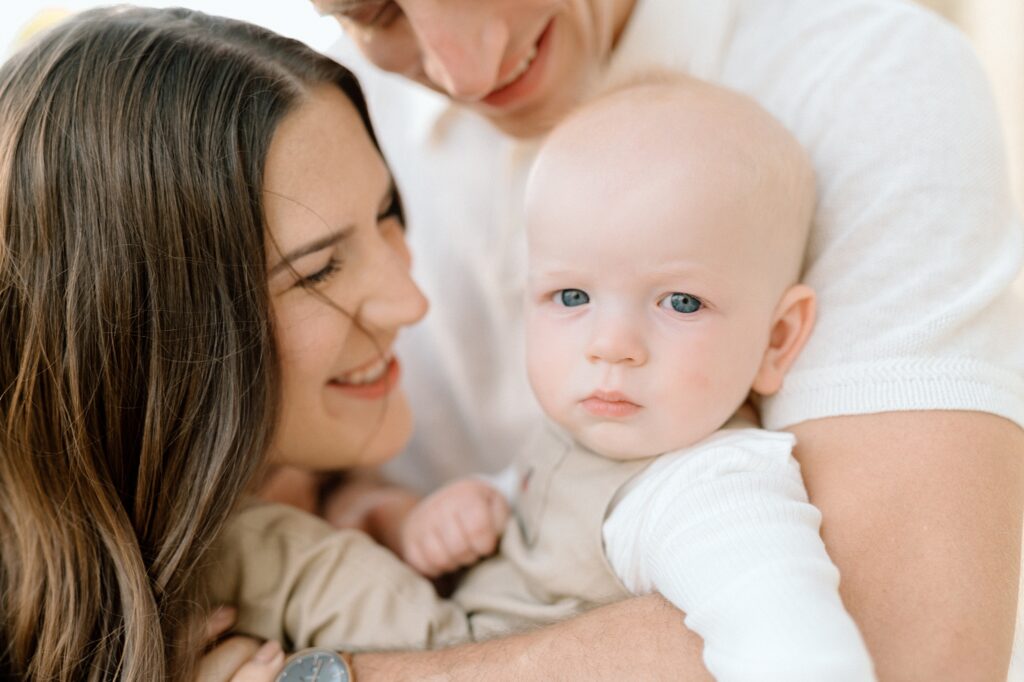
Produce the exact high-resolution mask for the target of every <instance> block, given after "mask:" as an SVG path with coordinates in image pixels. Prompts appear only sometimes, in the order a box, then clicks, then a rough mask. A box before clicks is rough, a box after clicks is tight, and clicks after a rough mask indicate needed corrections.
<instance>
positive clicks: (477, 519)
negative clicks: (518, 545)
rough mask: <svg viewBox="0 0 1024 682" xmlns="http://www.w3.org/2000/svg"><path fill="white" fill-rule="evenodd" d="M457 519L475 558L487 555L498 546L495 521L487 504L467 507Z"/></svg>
mask: <svg viewBox="0 0 1024 682" xmlns="http://www.w3.org/2000/svg"><path fill="white" fill-rule="evenodd" d="M456 520H457V522H458V524H459V528H460V530H461V531H462V534H463V535H464V536H465V538H466V541H467V542H468V543H469V546H470V547H471V548H472V550H473V553H474V556H473V558H479V557H484V556H487V555H488V554H490V553H491V552H493V551H494V549H495V547H497V544H498V533H497V532H496V531H495V529H494V522H493V520H492V519H491V513H490V510H489V509H488V507H487V505H486V504H477V505H472V506H471V507H468V508H466V509H465V510H464V511H463V512H462V513H461V514H459V515H458V517H456Z"/></svg>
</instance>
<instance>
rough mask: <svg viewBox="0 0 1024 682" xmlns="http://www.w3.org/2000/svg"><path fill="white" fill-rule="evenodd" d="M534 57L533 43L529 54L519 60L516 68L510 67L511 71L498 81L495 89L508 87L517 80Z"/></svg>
mask: <svg viewBox="0 0 1024 682" xmlns="http://www.w3.org/2000/svg"><path fill="white" fill-rule="evenodd" d="M536 57H537V46H536V45H534V46H533V47H531V48H530V52H529V54H527V55H526V56H525V57H523V61H521V62H519V65H518V66H517V67H516V68H514V69H512V71H511V73H509V74H508V75H507V76H506V77H505V80H503V81H501V82H500V83H498V85H497V86H496V87H495V88H494V89H495V90H501V89H502V88H504V87H508V86H509V85H511V84H512V83H514V82H515V81H516V80H518V79H519V77H520V76H522V75H523V74H524V73H526V70H527V69H529V68H530V64H532V63H533V60H534V59H535V58H536Z"/></svg>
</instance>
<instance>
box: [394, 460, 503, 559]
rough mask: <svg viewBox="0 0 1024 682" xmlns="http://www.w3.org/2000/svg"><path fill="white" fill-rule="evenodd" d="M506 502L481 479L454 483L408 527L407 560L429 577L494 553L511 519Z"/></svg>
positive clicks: (415, 512) (405, 530)
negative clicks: (506, 523) (509, 518)
mask: <svg viewBox="0 0 1024 682" xmlns="http://www.w3.org/2000/svg"><path fill="white" fill-rule="evenodd" d="M508 514H509V510H508V504H507V503H506V502H505V498H504V497H503V496H502V495H501V493H499V492H498V491H497V490H495V489H494V488H493V487H492V486H491V485H490V484H488V483H486V482H485V481H482V480H480V479H478V478H463V479H459V480H457V481H455V482H454V483H449V484H448V485H446V486H445V487H443V488H441V489H440V490H438V491H437V492H435V493H434V494H432V495H430V496H429V497H427V498H426V499H424V500H423V501H422V502H420V503H419V504H418V505H416V507H415V508H413V510H412V511H411V512H409V515H408V516H407V517H406V519H405V523H404V524H403V527H402V558H403V559H405V561H406V563H408V564H409V565H410V566H412V567H413V568H415V569H416V570H417V571H419V572H420V573H422V574H423V575H425V576H427V577H428V578H436V577H437V576H439V575H443V574H445V573H448V572H450V571H453V570H455V569H456V568H459V567H461V566H467V565H469V564H472V563H475V562H476V561H477V560H478V559H481V558H482V557H485V556H487V555H488V554H491V553H492V552H494V550H495V548H496V547H497V546H498V538H500V537H501V532H502V529H504V527H505V522H506V521H507V520H508Z"/></svg>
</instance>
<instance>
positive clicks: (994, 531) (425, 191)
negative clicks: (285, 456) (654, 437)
mask: <svg viewBox="0 0 1024 682" xmlns="http://www.w3.org/2000/svg"><path fill="white" fill-rule="evenodd" d="M314 4H315V5H316V7H317V9H318V10H319V11H320V12H321V13H324V14H331V15H333V16H335V17H337V18H338V19H339V21H340V23H341V25H342V26H343V28H344V29H345V31H346V34H347V36H348V42H346V43H343V44H342V45H341V46H339V48H338V54H337V55H336V56H337V57H338V58H339V59H341V60H342V61H344V62H345V63H346V64H349V65H351V66H353V67H355V68H356V70H357V71H358V72H359V73H360V75H361V77H362V81H363V84H364V87H365V88H366V90H367V94H368V98H369V101H370V109H371V112H372V113H373V115H374V119H375V123H376V125H377V132H378V135H379V136H380V138H381V142H382V145H383V148H384V151H385V154H386V155H387V157H388V159H389V161H390V162H391V164H392V165H393V167H394V171H395V175H396V178H397V181H398V183H399V185H400V186H401V187H402V188H403V191H404V192H405V197H406V201H407V208H408V215H409V216H410V240H411V248H412V252H413V254H414V260H415V263H416V265H415V267H414V275H415V276H416V278H417V279H418V281H419V282H420V283H421V285H422V286H423V288H424V290H425V291H426V293H427V295H428V297H429V298H431V299H432V301H433V303H434V309H433V312H432V314H431V316H430V317H429V318H428V320H427V322H426V323H425V324H424V325H423V326H421V327H420V328H419V329H417V330H414V333H412V334H409V335H407V337H406V339H405V343H404V344H401V345H402V347H401V348H400V353H401V354H402V356H403V358H404V360H405V363H406V368H407V374H406V386H407V389H408V390H409V392H410V399H411V400H412V404H413V405H414V406H415V409H416V410H417V414H418V427H419V432H418V434H417V436H416V437H415V439H414V442H413V445H412V447H411V449H410V452H409V455H408V457H406V458H405V460H404V462H403V464H402V467H401V468H400V469H397V470H391V471H390V472H389V473H391V474H392V475H394V476H395V477H396V478H397V479H398V480H401V481H404V482H409V483H414V484H417V483H418V484H419V485H420V486H421V487H424V488H426V487H432V486H433V485H436V484H437V483H439V482H440V481H442V480H445V479H447V478H451V477H454V476H457V475H459V474H462V473H465V472H466V471H467V470H470V469H478V468H479V467H480V466H481V464H484V465H491V466H493V467H494V468H497V467H498V466H501V465H503V464H504V463H505V462H507V461H508V460H509V459H510V458H511V456H512V453H513V452H514V451H515V450H516V448H517V447H518V446H519V445H520V440H519V436H520V434H522V433H524V432H525V431H526V429H525V428H524V425H525V424H528V423H530V421H531V420H533V419H535V418H536V414H537V412H536V408H535V407H534V406H533V405H532V403H531V402H530V398H529V392H528V389H527V387H526V384H525V378H524V377H525V372H523V371H522V367H521V357H522V352H521V351H522V348H521V340H520V339H521V334H520V329H519V328H520V325H521V318H520V313H519V312H518V311H519V303H520V293H521V286H522V284H521V277H522V257H523V251H522V234H521V215H520V211H521V194H520V193H521V189H522V185H523V182H524V179H525V175H526V172H527V170H528V168H529V162H530V159H531V157H532V153H533V149H534V147H535V143H534V142H531V140H530V138H532V137H535V136H537V135H542V134H543V133H544V132H545V131H546V130H548V129H549V128H550V127H551V126H552V125H553V123H554V122H555V121H557V120H558V119H559V118H560V117H561V116H562V115H564V114H565V113H566V112H567V111H568V110H569V109H571V108H572V107H573V106H574V105H575V104H576V103H578V102H579V101H580V100H581V99H582V98H584V97H585V96H586V94H587V93H588V92H589V91H591V90H592V89H593V88H595V87H599V86H600V84H601V83H602V82H604V81H606V80H608V79H614V78H615V77H616V76H617V75H618V74H623V73H629V72H632V71H636V70H643V69H644V68H650V67H659V68H665V67H668V68H673V69H678V70H680V71H682V72H686V73H689V74H691V75H693V76H696V77H698V78H703V79H707V80H710V81H713V82H716V83H719V84H721V85H725V86H727V87H730V88H733V89H737V90H740V91H742V92H745V93H746V94H748V95H750V96H752V97H754V98H755V99H757V100H758V101H759V102H760V103H761V104H762V105H763V106H764V107H765V108H767V109H768V110H769V111H771V112H772V113H773V114H774V115H775V116H776V117H778V118H779V119H780V120H782V121H783V122H784V123H785V124H786V125H787V126H788V127H789V128H790V129H791V131H792V132H793V133H794V134H795V135H796V136H797V138H798V139H799V140H800V141H801V142H802V143H803V145H804V146H805V147H806V148H807V149H808V151H809V153H810V155H811V157H812V160H813V162H814V164H815V167H816V170H817V173H818V176H819V185H820V194H821V200H820V204H819V207H818V212H817V220H816V228H815V231H814V233H813V234H812V237H811V240H810V242H809V251H808V260H807V263H806V268H805V279H806V281H807V282H808V283H809V284H810V285H811V286H812V287H814V288H815V289H816V290H817V291H818V293H819V297H820V298H819V300H820V309H821V311H822V314H821V318H820V321H819V323H818V327H817V328H816V331H815V334H814V337H813V339H812V341H811V343H810V344H809V345H808V349H807V351H806V352H805V354H804V355H803V356H802V357H801V359H800V361H799V362H798V364H797V365H796V366H795V368H794V371H793V373H792V375H791V376H790V377H789V378H788V379H787V384H786V386H785V387H784V388H783V390H782V392H781V393H780V394H779V395H778V397H776V398H772V399H771V400H768V401H765V403H764V404H763V405H761V409H762V419H763V421H764V423H765V426H766V427H768V428H787V429H789V430H791V431H792V432H793V433H794V434H796V436H797V440H798V443H799V445H798V447H797V451H796V454H797V457H798V459H799V460H800V462H801V465H802V469H803V474H804V477H805V480H806V484H807V487H808V490H809V492H810V495H811V501H812V502H813V503H814V504H816V505H817V506H818V507H819V508H820V509H821V510H822V513H823V516H824V524H823V531H822V532H823V537H824V539H825V542H826V545H827V547H828V549H829V552H830V554H831V556H832V558H833V559H834V561H835V562H836V564H837V565H838V566H839V568H840V571H841V574H842V580H843V583H842V595H843V598H844V601H845V602H846V605H847V608H848V609H849V610H850V612H851V613H852V615H853V616H854V618H855V619H856V620H857V622H858V625H859V626H860V628H861V630H862V632H863V634H864V637H865V640H866V642H867V644H868V648H869V650H870V651H871V653H872V655H873V657H874V659H875V665H876V670H877V671H878V674H879V677H880V678H881V679H929V680H936V679H956V680H968V679H979V680H980V679H1000V678H1002V677H1005V674H1006V669H1007V665H1008V661H1009V656H1010V649H1011V640H1012V636H1013V626H1014V614H1015V606H1016V594H1017V585H1018V571H1019V565H1020V538H1021V515H1022V509H1024V462H1022V457H1021V455H1022V453H1024V431H1022V430H1021V428H1020V425H1021V424H1022V423H1024V398H1022V396H1024V355H1022V353H1024V344H1021V343H1020V339H1022V338H1024V314H1022V304H1021V301H1020V299H1019V297H1018V298H1015V297H1014V295H1013V294H1012V293H1011V290H1010V283H1011V282H1012V280H1013V279H1014V277H1015V275H1016V273H1018V272H1019V270H1020V265H1021V252H1022V240H1021V231H1020V226H1019V223H1018V221H1017V219H1016V217H1015V216H1014V215H1013V211H1012V207H1011V203H1010V198H1009V191H1008V188H1007V180H1006V168H1005V160H1004V159H1003V154H1002V149H1001V141H1000V139H999V135H998V133H997V132H994V131H997V129H998V126H997V123H996V120H995V116H994V115H993V112H992V105H991V102H990V97H989V94H988V92H987V89H986V87H985V84H984V79H983V77H982V76H981V74H980V69H979V68H978V66H977V65H976V63H975V61H974V59H973V56H972V55H971V54H970V51H969V49H968V48H966V46H965V44H964V43H963V41H962V40H961V39H960V38H959V37H958V36H957V35H955V34H954V32H953V31H951V30H950V29H949V28H948V27H947V26H945V25H944V24H942V23H941V22H940V21H939V20H938V19H936V18H934V17H933V16H931V15H929V14H926V13H925V12H924V11H922V10H920V9H917V8H915V7H913V6H911V5H909V4H905V3H894V2H882V1H881V0H836V1H834V2H830V3H821V2H818V1H817V0H787V1H783V0H764V1H762V2H757V3H754V2H743V1H742V0H722V1H721V2H716V3H706V2H698V1H697V0H487V1H486V2H483V1H481V0H397V1H392V0H314ZM920 45H928V46H929V47H928V54H927V55H926V56H925V55H923V54H919V49H918V46H920ZM360 53H361V56H360ZM381 71H384V72H391V73H392V74H396V75H385V74H383V73H381ZM409 81H415V82H416V83H418V85H414V84H412V83H410V82H409ZM421 86H425V87H421ZM431 91H433V92H431ZM435 93H440V95H443V97H442V96H439V95H438V94H435ZM623 191H628V188H623ZM623 234H624V239H625V238H628V226H624V227H623ZM700 648H701V647H700V641H699V639H698V638H696V637H695V636H693V635H692V634H691V633H688V632H685V631H684V629H683V628H682V626H681V618H680V616H679V614H678V612H674V611H672V610H671V609H669V608H668V607H666V606H665V605H664V604H663V603H662V602H660V601H658V600H657V599H655V598H643V599H635V600H632V601H628V602H624V603H620V604H616V605H613V606H612V607H608V608H605V609H599V610H597V611H594V612H591V613H589V614H586V615H585V616H583V617H580V618H578V619H575V620H572V621H568V622H565V623H562V624H559V625H558V626H555V627H552V628H549V629H547V630H542V631H538V632H534V633H531V634H528V635H522V636H520V637H516V638H510V639H506V640H495V641H491V642H485V643H482V644H477V645H472V646H470V647H465V648H458V649H453V650H447V651H440V652H432V653H425V654H408V655H392V656H357V657H356V668H357V671H359V672H364V671H365V674H367V675H370V674H371V673H370V671H373V670H376V671H378V672H380V674H381V679H398V678H400V677H401V675H402V674H403V671H404V673H405V674H408V675H409V676H410V677H413V678H416V677H422V676H426V675H428V674H429V673H431V672H437V673H438V674H441V673H445V674H448V675H450V678H448V679H502V677H505V678H508V679H532V678H547V679H575V678H579V677H583V676H586V677H588V678H596V679H605V678H607V679H623V678H626V679H632V678H635V677H637V676H640V677H643V678H645V679H658V678H661V677H666V678H672V679H680V678H683V679H689V678H691V677H692V678H697V677H699V676H700V675H702V674H704V675H706V672H704V668H703V665H702V663H701V661H700ZM640 671H642V672H640Z"/></svg>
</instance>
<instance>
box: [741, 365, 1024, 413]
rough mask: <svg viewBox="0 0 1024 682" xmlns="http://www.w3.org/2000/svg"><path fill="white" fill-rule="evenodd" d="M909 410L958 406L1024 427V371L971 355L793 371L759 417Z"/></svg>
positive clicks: (768, 401) (764, 406) (942, 408)
mask: <svg viewBox="0 0 1024 682" xmlns="http://www.w3.org/2000/svg"><path fill="white" fill-rule="evenodd" d="M906 410H960V411H969V412H987V413H990V414H994V415H998V416H1000V417H1005V418H1006V419H1009V420H1010V421H1012V422H1014V423H1016V424H1017V425H1019V426H1021V427H1022V428H1024V377H1022V376H1021V375H1019V374H1017V373H1014V372H1011V371H1008V370H1006V369H1004V368H1001V367H997V366H995V365H992V364H990V363H986V362H982V361H979V360H971V359H953V360H950V359H935V360H919V359H904V360H885V361H878V362H870V363H858V364H851V365H845V366H842V367H839V368H829V369H824V370H806V371H801V372H793V373H792V374H790V375H789V376H787V377H786V381H785V385H784V387H783V390H782V391H781V392H780V393H779V394H778V395H776V396H772V397H771V398H766V399H765V400H764V402H763V403H762V405H761V419H762V422H763V424H764V427H765V428H767V429H783V428H786V427H788V426H792V425H793V424H798V423H800V422H803V421H807V420H810V419H821V418H824V417H838V416H844V415H856V414H871V413H876V412H900V411H906Z"/></svg>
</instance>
